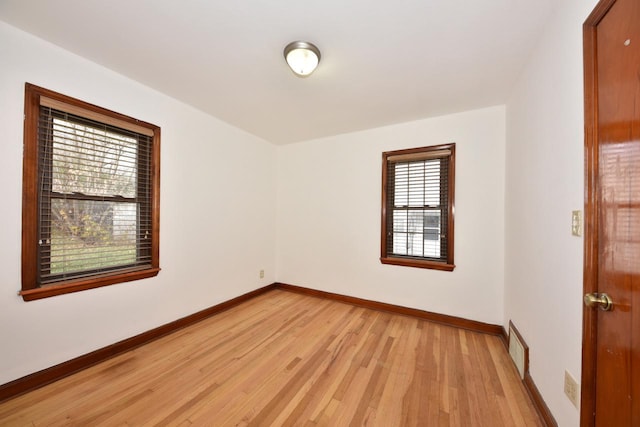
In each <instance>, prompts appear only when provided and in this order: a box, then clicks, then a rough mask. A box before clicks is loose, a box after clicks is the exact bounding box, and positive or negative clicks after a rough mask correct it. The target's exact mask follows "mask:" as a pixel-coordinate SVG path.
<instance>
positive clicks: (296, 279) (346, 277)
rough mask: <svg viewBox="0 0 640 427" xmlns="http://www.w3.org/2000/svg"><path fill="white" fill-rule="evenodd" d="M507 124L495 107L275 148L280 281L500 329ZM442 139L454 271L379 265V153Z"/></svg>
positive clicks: (432, 143) (500, 111) (501, 113)
mask: <svg viewBox="0 0 640 427" xmlns="http://www.w3.org/2000/svg"><path fill="white" fill-rule="evenodd" d="M504 117H505V110H504V107H493V108H487V109H482V110H475V111H470V112H464V113H459V114H453V115H449V116H444V117H437V118H432V119H426V120H420V121H415V122H411V123H404V124H400V125H395V126H388V127H383V128H378V129H371V130H367V131H362V132H356V133H351V134H345V135H340V136H335V137H330V138H323V139H319V140H314V141H306V142H302V143H298V144H292V145H287V146H282V147H279V153H278V216H277V222H278V228H277V239H276V240H277V247H278V251H277V278H278V280H279V281H281V282H284V283H289V284H293V285H299V286H305V287H310V288H314V289H320V290H324V291H328V292H336V293H339V294H346V295H351V296H356V297H359V298H366V299H371V300H375V301H382V302H387V303H391V304H398V305H402V306H406V307H413V308H418V309H423V310H428V311H433V312H437V313H444V314H448V315H453V316H460V317H464V318H467V319H473V320H479V321H482V322H489V323H497V324H502V322H503V317H502V316H503V285H504V264H503V262H504V250H503V245H504V232H503V229H504V225H503V222H504V149H505V130H504V129H505V124H504ZM448 142H455V143H456V144H457V145H456V194H455V197H456V200H455V201H456V206H455V208H456V210H455V264H456V265H457V267H456V269H455V270H454V271H453V272H443V271H436V270H425V269H419V268H411V267H401V266H394V265H382V264H381V263H380V261H379V258H380V198H381V179H382V178H381V162H382V152H383V151H389V150H395V149H401V148H412V147H421V146H428V145H437V144H443V143H448Z"/></svg>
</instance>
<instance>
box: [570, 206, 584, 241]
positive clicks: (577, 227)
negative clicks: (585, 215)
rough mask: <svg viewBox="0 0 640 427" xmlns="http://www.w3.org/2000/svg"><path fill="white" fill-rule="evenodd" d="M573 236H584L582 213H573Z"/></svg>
mask: <svg viewBox="0 0 640 427" xmlns="http://www.w3.org/2000/svg"><path fill="white" fill-rule="evenodd" d="M571 234H573V235H574V236H578V237H580V236H582V211H572V212H571Z"/></svg>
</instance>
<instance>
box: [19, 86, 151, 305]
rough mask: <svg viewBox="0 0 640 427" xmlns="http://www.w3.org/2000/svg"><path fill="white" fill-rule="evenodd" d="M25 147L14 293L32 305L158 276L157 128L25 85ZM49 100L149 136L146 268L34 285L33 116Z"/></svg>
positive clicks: (35, 152)
mask: <svg viewBox="0 0 640 427" xmlns="http://www.w3.org/2000/svg"><path fill="white" fill-rule="evenodd" d="M24 99H25V101H24V146H23V150H24V152H23V172H22V273H21V276H22V290H21V291H20V292H18V295H20V296H22V298H23V300H24V301H32V300H36V299H40V298H47V297H52V296H56V295H62V294H67V293H71V292H78V291H83V290H87V289H93V288H98V287H102V286H107V285H112V284H116V283H123V282H129V281H132V280H138V279H144V278H148V277H153V276H156V275H157V274H158V273H159V272H160V127H159V126H156V125H154V124H151V123H147V122H143V121H141V120H137V119H134V118H132V117H129V116H126V115H124V114H121V113H117V112H115V111H111V110H108V109H106V108H102V107H98V106H97V105H93V104H90V103H87V102H85V101H81V100H79V99H76V98H72V97H70V96H66V95H62V94H60V93H57V92H54V91H52V90H49V89H44V88H42V87H39V86H36V85H33V84H31V83H25V98H24ZM42 99H44V100H45V101H44V102H45V103H46V102H50V100H54V101H57V102H60V103H62V104H66V105H69V106H72V107H73V108H77V109H78V111H80V110H81V111H86V113H87V114H89V115H93V116H94V117H95V116H96V115H97V116H102V117H106V118H110V119H112V120H113V121H115V122H119V123H122V124H124V125H125V126H126V125H127V124H129V125H130V126H131V127H137V128H144V129H146V130H147V132H149V133H152V135H153V136H152V142H151V143H152V157H151V182H152V187H153V188H152V192H151V199H152V200H151V239H152V240H151V263H150V266H149V267H141V268H132V269H122V270H118V271H117V272H114V273H104V274H96V275H93V276H91V277H84V278H80V279H71V280H67V281H64V282H61V283H59V284H52V285H47V286H44V287H38V283H37V276H38V274H37V271H38V268H39V267H38V248H37V240H38V118H39V110H40V105H41V103H42Z"/></svg>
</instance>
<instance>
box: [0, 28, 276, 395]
mask: <svg viewBox="0 0 640 427" xmlns="http://www.w3.org/2000/svg"><path fill="white" fill-rule="evenodd" d="M0 61H1V63H2V64H1V66H0V111H2V114H1V115H0V129H2V132H1V134H2V139H1V140H0V181H1V182H2V184H3V185H2V194H3V200H2V202H1V206H0V223H1V224H2V228H1V229H0V349H1V350H0V366H2V369H0V384H3V383H6V382H9V381H11V380H13V379H16V378H19V377H22V376H24V375H26V374H29V373H32V372H34V371H37V370H40V369H44V368H47V367H49V366H52V365H54V364H56V363H59V362H63V361H66V360H68V359H71V358H73V357H76V356H79V355H81V354H84V353H87V352H90V351H92V350H95V349H97V348H100V347H103V346H106V345H109V344H112V343H114V342H116V341H119V340H121V339H124V338H128V337H130V336H133V335H135V334H138V333H140V332H143V331H147V330H149V329H152V328H154V327H156V326H159V325H162V324H164V323H167V322H170V321H173V320H175V319H177V318H180V317H183V316H185V315H189V314H191V313H194V312H196V311H198V310H201V309H204V308H207V307H210V306H212V305H215V304H216V303H219V302H221V301H225V300H228V299H231V298H233V297H236V296H238V295H240V294H243V293H246V292H248V291H251V290H253V289H256V288H258V287H261V286H264V285H267V284H269V283H272V282H273V281H274V280H275V274H274V273H275V256H274V251H275V231H274V228H275V202H274V198H275V189H276V184H275V164H276V158H275V156H276V149H275V147H274V146H272V145H271V144H268V143H266V142H264V141H262V140H260V139H258V138H256V137H254V136H252V135H249V134H247V133H245V132H242V131H240V130H237V129H235V128H233V127H231V126H229V125H227V124H225V123H222V122H221V121H219V120H217V119H215V118H212V117H211V116H208V115H206V114H204V113H201V112H199V111H197V110H195V109H193V108H191V107H189V106H186V105H184V104H181V103H180V102H178V101H176V100H174V99H171V98H169V97H167V96H165V95H162V94H160V93H158V92H155V91H153V90H151V89H149V88H147V87H145V86H143V85H141V84H139V83H136V82H134V81H131V80H129V79H126V78H124V77H122V76H120V75H118V74H116V73H114V72H112V71H109V70H107V69H105V68H102V67H100V66H97V65H96V64H94V63H91V62H88V61H87V60H85V59H82V58H80V57H77V56H74V55H72V54H70V53H69V52H66V51H64V50H61V49H60V48H58V47H56V46H53V45H51V44H49V43H47V42H44V41H42V40H39V39H37V38H34V37H33V36H30V35H28V34H26V33H24V32H21V31H19V30H17V29H15V28H13V27H10V26H8V25H6V24H4V23H0ZM158 72H162V70H158ZM25 81H26V82H30V83H33V84H36V85H39V86H43V87H46V88H48V89H52V90H55V91H57V92H61V93H63V94H66V95H70V96H73V97H76V98H80V99H82V100H85V101H88V102H91V103H94V104H97V105H100V106H103V107H106V108H109V109H112V110H115V111H118V112H121V113H124V114H127V115H130V116H133V117H136V118H139V119H141V120H145V121H148V122H151V123H154V124H157V125H159V126H160V127H161V128H162V142H161V144H162V149H161V156H162V160H161V197H160V199H161V217H160V224H161V226H160V266H161V268H162V271H161V272H160V274H159V276H158V277H156V278H152V279H146V280H141V281H137V282H129V283H124V284H119V285H114V286H109V287H104V288H100V289H94V290H90V291H85V292H79V293H74V294H68V295H62V296H57V297H53V298H47V299H43V300H38V301H33V302H24V301H23V300H22V298H20V297H18V296H17V294H16V292H17V291H18V290H19V289H20V245H21V242H20V229H21V203H22V202H21V191H22V115H23V111H24V83H25ZM202 90H206V88H202ZM211 95H212V96H215V94H214V93H212V94H211ZM260 269H265V270H266V276H265V278H264V279H259V275H258V272H259V270H260Z"/></svg>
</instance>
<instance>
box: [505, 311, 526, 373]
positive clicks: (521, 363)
mask: <svg viewBox="0 0 640 427" xmlns="http://www.w3.org/2000/svg"><path fill="white" fill-rule="evenodd" d="M509 355H510V356H511V359H512V360H513V363H515V365H516V368H518V372H519V373H520V378H521V379H524V374H525V373H526V372H527V371H528V370H529V346H527V344H526V343H525V342H524V340H523V339H522V335H520V332H518V330H517V329H516V327H515V326H514V325H513V322H511V321H509Z"/></svg>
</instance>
